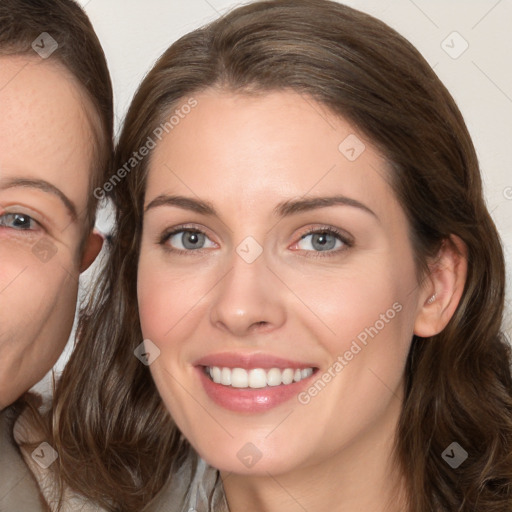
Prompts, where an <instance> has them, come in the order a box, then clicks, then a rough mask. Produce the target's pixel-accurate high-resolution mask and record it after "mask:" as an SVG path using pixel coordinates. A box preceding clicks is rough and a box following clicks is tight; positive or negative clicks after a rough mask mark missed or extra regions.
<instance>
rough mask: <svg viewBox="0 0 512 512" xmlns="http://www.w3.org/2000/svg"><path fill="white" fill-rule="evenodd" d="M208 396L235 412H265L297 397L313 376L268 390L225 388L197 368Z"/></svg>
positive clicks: (200, 368) (270, 387) (201, 369)
mask: <svg viewBox="0 0 512 512" xmlns="http://www.w3.org/2000/svg"><path fill="white" fill-rule="evenodd" d="M197 370H198V372H199V377H200V379H201V383H202V384H203V387H204V389H205V391H206V394H207V395H208V396H209V397H210V399H211V400H213V401H214V402H215V403H216V404H217V405H220V406H221V407H223V408H224V409H228V410H230V411H234V412H253V413H254V412H264V411H268V410H269V409H272V408H274V407H277V406H278V405H281V404H283V403H285V402H287V401H288V400H291V399H292V398H294V397H296V396H297V395H298V394H299V393H300V392H301V391H302V390H303V389H304V388H305V387H306V386H307V384H308V381H309V379H311V377H312V376H313V375H315V373H314V372H313V375H311V376H309V377H307V378H306V379H304V380H301V381H299V382H293V383H292V384H287V385H280V386H269V387H266V388H257V389H253V388H234V387H232V386H223V385H222V384H217V383H215V382H213V381H212V380H211V379H209V378H208V377H207V376H206V374H205V372H204V367H203V366H200V367H197Z"/></svg>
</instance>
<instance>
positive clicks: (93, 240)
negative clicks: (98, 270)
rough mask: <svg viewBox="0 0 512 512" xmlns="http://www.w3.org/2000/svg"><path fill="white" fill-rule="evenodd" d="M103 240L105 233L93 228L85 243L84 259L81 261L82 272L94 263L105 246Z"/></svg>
mask: <svg viewBox="0 0 512 512" xmlns="http://www.w3.org/2000/svg"><path fill="white" fill-rule="evenodd" d="M103 240H104V237H103V235H102V234H101V233H100V232H99V231H97V230H96V229H93V230H92V231H91V232H90V233H89V236H88V238H87V241H86V243H85V247H84V252H83V255H82V261H81V262H80V273H82V272H84V271H86V270H87V269H88V268H89V267H90V266H91V265H92V263H93V262H94V260H95V259H96V257H97V256H98V254H99V253H100V251H101V248H102V247H103Z"/></svg>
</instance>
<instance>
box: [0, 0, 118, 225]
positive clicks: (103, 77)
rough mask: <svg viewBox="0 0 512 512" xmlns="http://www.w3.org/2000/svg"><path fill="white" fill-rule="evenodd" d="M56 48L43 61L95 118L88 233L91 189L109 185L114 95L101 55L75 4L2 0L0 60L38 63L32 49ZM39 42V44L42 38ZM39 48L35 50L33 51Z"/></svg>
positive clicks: (89, 221)
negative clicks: (57, 68)
mask: <svg viewBox="0 0 512 512" xmlns="http://www.w3.org/2000/svg"><path fill="white" fill-rule="evenodd" d="M44 33H47V34H49V36H51V37H52V38H53V39H54V40H55V41H56V42H57V44H58V48H57V49H56V50H55V51H54V52H53V53H52V54H51V56H50V57H49V58H48V59H47V60H48V62H55V63H58V64H60V65H61V67H62V68H63V69H65V70H66V71H67V72H68V73H69V74H70V75H71V76H72V77H73V78H74V79H75V82H76V83H77V86H78V87H80V88H81V89H82V90H83V91H84V93H85V94H86V96H87V97H88V98H89V100H90V102H91V104H92V106H93V107H94V111H95V112H94V113H93V114H96V116H97V120H96V119H91V122H92V123H93V126H95V130H94V131H95V133H94V134H93V136H94V140H93V144H94V147H95V151H94V161H93V169H91V171H92V174H91V179H90V185H89V190H88V191H87V192H88V198H87V199H88V201H87V212H86V213H87V215H86V231H88V230H89V229H91V228H92V227H93V226H94V221H95V216H96V207H97V199H96V198H95V196H94V195H93V190H94V189H95V188H96V187H98V186H102V185H103V183H104V182H105V181H107V180H108V178H109V174H110V172H111V164H112V153H113V130H114V128H113V124H114V123H113V118H114V107H113V94H112V82H111V79H110V74H109V71H108V67H107V62H106V59H105V54H104V53H103V49H102V47H101V44H100V42H99V40H98V37H97V35H96V33H95V31H94V28H93V27H92V25H91V22H90V21H89V18H88V17H87V15H86V13H85V12H84V11H83V9H82V8H81V7H80V6H79V5H78V4H77V3H76V2H75V1H74V0H1V2H0V57H1V56H5V55H23V56H32V57H33V58H34V59H39V60H42V58H41V57H39V55H38V54H37V53H36V51H35V49H34V48H33V47H32V45H33V44H34V45H39V46H41V45H44V44H49V41H50V40H49V38H47V36H42V34H44ZM42 38H43V42H42V43H41V41H40V40H41V39H42ZM36 48H37V46H36Z"/></svg>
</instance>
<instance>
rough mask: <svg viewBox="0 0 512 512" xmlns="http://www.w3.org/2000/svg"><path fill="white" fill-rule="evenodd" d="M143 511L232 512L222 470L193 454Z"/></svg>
mask: <svg viewBox="0 0 512 512" xmlns="http://www.w3.org/2000/svg"><path fill="white" fill-rule="evenodd" d="M144 512H229V508H228V504H227V501H226V497H225V495H224V489H223V487H222V481H221V479H220V474H219V472H218V471H217V470H216V469H214V468H212V467H211V466H209V465H208V464H207V463H206V462H205V461H204V460H203V459H201V458H199V457H198V456H197V455H196V454H195V453H192V454H191V455H190V456H189V458H188V459H187V460H186V462H185V464H184V465H183V466H182V467H181V468H180V469H179V471H178V472H177V473H176V474H175V475H174V477H173V478H172V479H171V480H170V482H169V484H168V485H166V486H165V487H164V489H163V490H162V491H161V492H160V494H159V495H158V496H157V497H156V498H155V499H154V500H153V502H152V503H151V504H150V505H148V507H147V509H146V510H145V511H144Z"/></svg>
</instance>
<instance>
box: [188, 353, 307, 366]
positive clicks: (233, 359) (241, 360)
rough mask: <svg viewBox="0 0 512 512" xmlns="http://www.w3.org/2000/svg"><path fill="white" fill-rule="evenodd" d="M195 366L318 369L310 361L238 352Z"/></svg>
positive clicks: (204, 359)
mask: <svg viewBox="0 0 512 512" xmlns="http://www.w3.org/2000/svg"><path fill="white" fill-rule="evenodd" d="M194 365H195V366H210V367H211V366H218V367H220V368H245V369H247V370H251V369H254V368H263V369H270V368H280V369H282V370H284V369H286V368H293V369H296V368H316V366H315V365H314V364H311V363H310V362H309V361H293V360H291V359H284V358H282V357H277V356H273V355H271V354H261V353H259V354H240V353H236V352H222V353H219V354H210V355H207V356H204V357H202V358H200V359H198V360H197V361H196V362H195V363H194Z"/></svg>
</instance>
